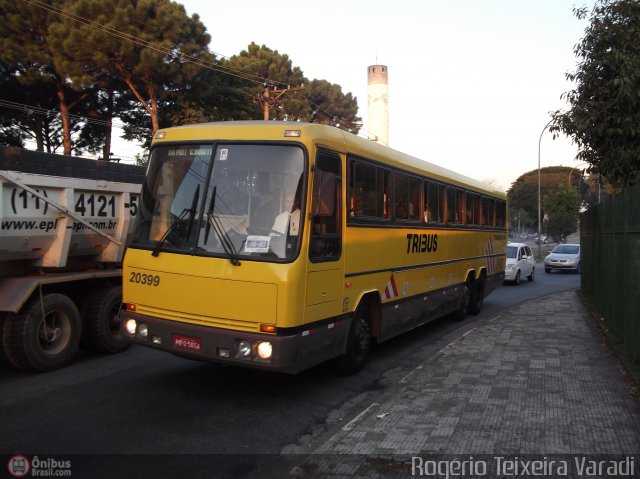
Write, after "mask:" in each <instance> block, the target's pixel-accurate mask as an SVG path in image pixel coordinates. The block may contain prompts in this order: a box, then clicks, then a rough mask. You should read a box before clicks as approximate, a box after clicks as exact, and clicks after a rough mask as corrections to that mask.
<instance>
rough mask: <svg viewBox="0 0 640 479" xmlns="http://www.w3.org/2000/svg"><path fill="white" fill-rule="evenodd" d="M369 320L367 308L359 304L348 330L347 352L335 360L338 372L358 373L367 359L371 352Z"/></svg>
mask: <svg viewBox="0 0 640 479" xmlns="http://www.w3.org/2000/svg"><path fill="white" fill-rule="evenodd" d="M370 319H371V315H370V313H369V307H368V306H367V305H366V304H365V303H360V305H359V306H358V308H357V309H356V312H355V314H354V315H353V320H352V322H351V327H350V328H349V335H348V336H347V350H346V352H345V353H344V354H343V355H342V356H340V357H339V358H337V360H336V366H337V367H338V370H339V371H341V372H342V373H344V374H355V373H357V372H358V371H360V370H361V369H362V368H363V367H364V364H365V363H366V361H367V358H368V357H369V351H370V350H371V326H370V323H369V320H370Z"/></svg>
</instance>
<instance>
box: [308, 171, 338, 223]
mask: <svg viewBox="0 0 640 479" xmlns="http://www.w3.org/2000/svg"><path fill="white" fill-rule="evenodd" d="M335 202H336V175H335V174H333V173H329V172H327V171H322V170H315V171H314V173H313V203H312V205H311V214H312V215H315V216H331V215H333V211H334V208H335Z"/></svg>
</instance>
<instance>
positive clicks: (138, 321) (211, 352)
mask: <svg viewBox="0 0 640 479" xmlns="http://www.w3.org/2000/svg"><path fill="white" fill-rule="evenodd" d="M120 323H121V324H120V327H121V330H122V334H123V336H124V337H125V338H127V339H128V340H129V341H131V342H133V343H135V344H140V345H143V346H147V347H149V348H153V349H158V350H161V351H166V352H169V353H172V354H175V355H177V356H182V357H185V358H189V359H195V360H200V361H208V362H214V363H221V364H228V365H235V366H241V367H248V368H254V369H263V370H271V371H279V372H283V373H291V374H295V373H298V372H300V371H302V370H303V369H306V368H308V367H309V366H310V365H312V364H309V359H310V358H308V357H307V358H305V357H300V355H299V354H298V353H299V351H300V349H301V347H304V345H303V344H301V343H302V342H303V338H302V337H301V335H300V334H292V335H280V334H278V335H271V334H258V333H248V332H244V331H233V330H225V329H221V328H214V327H208V326H199V325H196V324H191V323H181V322H177V321H169V320H165V319H159V318H154V317H150V316H146V315H141V314H137V313H132V312H129V311H124V310H123V311H121V312H120ZM269 352H270V353H271V354H270V355H269V354H268V353H269ZM316 359H320V358H316ZM325 359H326V358H325ZM316 362H317V361H312V363H316Z"/></svg>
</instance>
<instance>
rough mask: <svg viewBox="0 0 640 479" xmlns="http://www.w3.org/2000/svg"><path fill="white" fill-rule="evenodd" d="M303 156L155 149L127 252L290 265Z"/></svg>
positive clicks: (238, 147)
mask: <svg viewBox="0 0 640 479" xmlns="http://www.w3.org/2000/svg"><path fill="white" fill-rule="evenodd" d="M304 166H305V162H304V152H303V150H302V148H300V147H298V146H295V145H269V144H260V145H255V144H217V145H213V144H200V145H194V144H185V145H160V146H157V147H155V148H154V149H153V151H152V153H151V158H150V163H149V171H148V173H147V177H146V181H145V184H144V186H143V191H142V199H141V208H140V212H139V215H138V218H137V223H136V229H135V233H134V238H133V239H132V244H137V245H138V246H146V247H149V248H152V249H153V254H154V255H157V254H158V253H159V251H171V252H182V253H189V254H197V255H204V256H221V257H225V258H227V259H229V261H231V262H232V263H233V264H240V263H239V261H240V260H241V259H249V260H290V259H293V258H294V257H295V256H296V255H297V251H298V248H299V246H300V245H299V241H298V237H299V235H301V234H302V227H303V218H304V215H303V214H302V213H303V212H301V208H302V205H303V204H304V201H303V193H304V192H303V191H302V190H303V188H302V185H303V184H304V182H303V181H302V180H303V173H304Z"/></svg>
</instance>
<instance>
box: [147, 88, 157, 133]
mask: <svg viewBox="0 0 640 479" xmlns="http://www.w3.org/2000/svg"><path fill="white" fill-rule="evenodd" d="M147 90H148V91H149V98H150V100H151V111H150V112H149V113H151V138H153V137H154V136H155V135H156V131H158V128H160V124H159V121H158V102H157V101H156V92H155V89H154V88H153V85H152V84H149V86H148V88H147Z"/></svg>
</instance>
